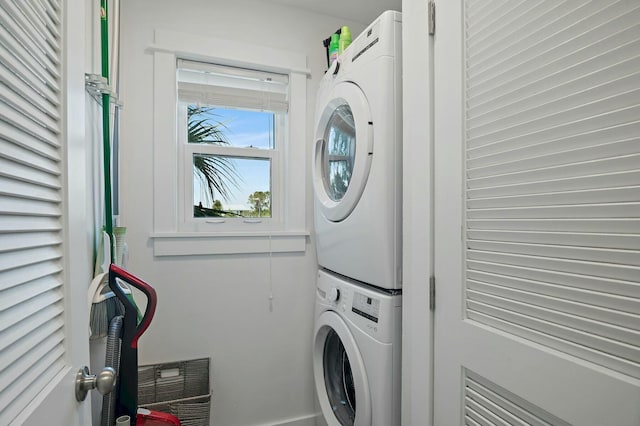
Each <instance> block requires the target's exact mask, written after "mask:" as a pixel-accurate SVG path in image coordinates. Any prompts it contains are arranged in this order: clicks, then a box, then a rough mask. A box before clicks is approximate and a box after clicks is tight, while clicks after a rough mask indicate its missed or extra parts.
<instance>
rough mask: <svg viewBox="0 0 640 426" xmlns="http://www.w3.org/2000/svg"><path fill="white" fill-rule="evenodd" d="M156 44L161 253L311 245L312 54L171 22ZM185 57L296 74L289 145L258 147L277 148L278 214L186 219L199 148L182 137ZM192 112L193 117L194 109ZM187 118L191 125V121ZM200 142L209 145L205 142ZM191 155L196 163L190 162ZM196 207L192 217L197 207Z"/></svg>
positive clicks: (156, 237)
mask: <svg viewBox="0 0 640 426" xmlns="http://www.w3.org/2000/svg"><path fill="white" fill-rule="evenodd" d="M148 50H150V51H151V52H152V53H153V86H154V102H153V105H154V110H153V129H154V135H153V138H154V152H153V162H154V176H153V177H154V182H153V186H154V188H153V191H154V206H153V207H154V208H153V219H154V220H153V232H152V234H151V239H152V242H153V247H154V255H155V256H176V255H178V256H179V255H202V254H238V253H270V252H297V251H305V250H306V244H307V238H308V236H309V231H308V230H307V224H306V204H307V203H306V198H307V196H306V178H307V176H306V163H307V161H306V160H307V158H306V157H307V156H306V134H307V126H306V116H307V99H306V91H307V87H306V85H307V77H308V76H309V74H310V72H309V70H308V69H307V68H306V62H307V58H306V55H304V54H301V53H296V52H290V51H285V50H280V49H274V48H269V47H265V46H261V45H255V44H252V43H245V42H238V41H233V40H226V39H217V38H212V37H203V36H198V35H192V34H185V33H178V32H174V31H168V30H163V29H156V31H155V42H154V44H153V45H152V46H149V49H148ZM178 59H186V60H194V61H200V62H208V63H212V64H219V65H227V66H234V67H240V68H250V69H256V70H264V71H268V72H275V73H280V74H287V75H288V76H289V111H288V113H287V114H286V115H287V117H286V120H284V123H283V125H284V128H285V132H284V134H285V135H284V140H283V142H281V143H282V146H281V147H280V148H278V146H277V144H276V149H275V150H256V151H265V152H260V153H258V154H260V155H256V157H262V156H263V155H264V154H265V153H266V152H268V151H272V152H271V153H270V154H269V155H272V161H275V164H274V163H273V162H272V164H271V168H272V176H271V179H272V185H271V191H272V194H273V197H272V202H273V201H275V204H274V207H273V209H277V210H278V211H279V212H280V214H279V215H278V217H277V218H272V219H271V220H261V221H255V220H246V221H242V222H241V223H238V222H240V221H232V222H234V223H230V222H224V223H214V221H210V223H206V221H204V223H198V222H197V221H195V222H194V221H191V220H185V219H186V218H188V217H189V215H188V214H187V208H186V207H185V206H186V205H187V202H188V203H191V202H192V197H193V195H192V194H193V171H192V165H191V164H192V163H191V161H192V159H191V156H190V155H186V154H187V153H188V152H191V148H189V147H188V146H184V145H188V144H182V143H180V141H179V133H178V132H179V131H180V129H179V125H178V122H179V120H178V105H179V100H178V93H177V78H176V71H177V66H178V65H177V60H178ZM184 116H185V119H186V110H185V112H184ZM183 125H184V126H185V129H184V130H186V121H185V122H184V124H183ZM191 145H193V144H191ZM197 148H198V151H202V148H203V146H197ZM220 148H224V149H223V150H222V149H220ZM209 149H210V150H211V152H220V153H223V152H224V154H225V155H226V154H228V153H230V152H233V151H234V150H238V149H240V150H243V151H244V150H246V148H232V147H216V146H208V147H207V150H209ZM276 154H277V155H276ZM241 156H246V154H244V155H241ZM247 157H249V156H247ZM187 158H188V161H189V167H187V166H186V163H187ZM276 169H277V170H276ZM274 171H275V173H274ZM187 186H188V187H189V188H190V190H191V193H189V192H188V191H189V189H187ZM278 195H279V196H278ZM187 200H188V201H187ZM301 204H302V205H301ZM190 209H191V215H190V216H191V217H192V216H193V212H192V209H193V206H190ZM264 219H267V218H264ZM273 219H275V220H273ZM194 225H196V226H194ZM220 225H223V226H220Z"/></svg>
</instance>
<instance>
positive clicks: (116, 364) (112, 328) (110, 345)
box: [100, 316, 124, 426]
mask: <svg viewBox="0 0 640 426" xmlns="http://www.w3.org/2000/svg"><path fill="white" fill-rule="evenodd" d="M123 318H124V317H123V316H117V317H115V318H113V319H112V320H111V323H110V324H109V334H107V353H106V357H105V366H107V367H111V368H113V369H114V370H115V371H116V380H120V345H121V344H122V343H121V341H120V339H121V338H122V324H123ZM117 399H118V386H117V384H116V387H115V388H114V389H113V391H112V392H111V393H109V394H107V395H104V396H103V397H102V416H101V418H100V425H101V426H114V425H115V424H116V400H117Z"/></svg>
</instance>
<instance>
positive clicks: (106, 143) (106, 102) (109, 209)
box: [100, 0, 115, 263]
mask: <svg viewBox="0 0 640 426" xmlns="http://www.w3.org/2000/svg"><path fill="white" fill-rule="evenodd" d="M100 39H101V40H100V46H101V56H102V76H103V77H104V78H105V79H106V80H107V84H109V20H108V18H107V0H100ZM110 113H111V97H110V96H109V94H108V93H103V94H102V155H103V161H104V164H103V167H104V172H103V173H104V215H105V232H106V233H107V235H108V236H109V242H110V245H111V250H110V251H111V260H110V261H111V263H113V261H114V259H115V253H114V240H113V206H112V200H111V197H112V195H111V136H110V134H109V126H110V124H109V121H110Z"/></svg>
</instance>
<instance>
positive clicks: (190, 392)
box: [138, 358, 211, 426]
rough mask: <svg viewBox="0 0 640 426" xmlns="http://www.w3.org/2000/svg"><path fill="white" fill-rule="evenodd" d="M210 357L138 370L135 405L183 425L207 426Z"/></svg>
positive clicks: (155, 365) (149, 366) (208, 416)
mask: <svg viewBox="0 0 640 426" xmlns="http://www.w3.org/2000/svg"><path fill="white" fill-rule="evenodd" d="M209 365H210V360H209V358H201V359H193V360H188V361H176V362H167V363H162V364H153V365H142V366H139V367H138V406H140V407H142V408H148V409H150V410H157V411H163V412H166V413H171V414H173V415H174V416H176V417H178V418H179V419H180V422H181V423H182V426H209V419H210V413H211V388H210V386H209Z"/></svg>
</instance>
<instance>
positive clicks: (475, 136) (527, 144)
mask: <svg viewBox="0 0 640 426" xmlns="http://www.w3.org/2000/svg"><path fill="white" fill-rule="evenodd" d="M465 4H466V6H467V7H466V13H465V15H466V16H465V19H466V24H465V25H466V26H465V28H466V32H465V41H466V46H467V49H468V53H467V56H466V58H465V74H466V75H465V82H466V92H465V93H466V99H465V105H466V120H465V124H466V129H465V132H466V133H465V135H466V225H467V233H466V277H467V279H466V293H465V294H466V315H467V317H468V318H470V319H472V320H475V321H478V322H481V323H484V324H486V325H489V326H492V327H494V328H497V329H500V330H503V331H506V332H509V333H512V334H514V335H517V336H519V337H521V338H524V339H527V340H531V341H534V342H536V343H539V344H542V345H545V346H548V347H551V348H553V349H556V350H558V351H561V352H565V353H568V354H571V355H573V356H576V357H579V358H582V359H584V360H588V361H590V362H592V363H595V364H598V365H601V366H604V367H607V368H610V369H613V370H616V371H618V372H621V373H623V374H627V375H629V376H632V377H635V378H640V60H639V58H640V26H638V22H640V3H638V2H635V1H606V2H576V1H567V2H555V1H543V2H535V4H533V3H530V2H504V1H489V2H479V1H478V2H472V1H469V2H466V3H465Z"/></svg>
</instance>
